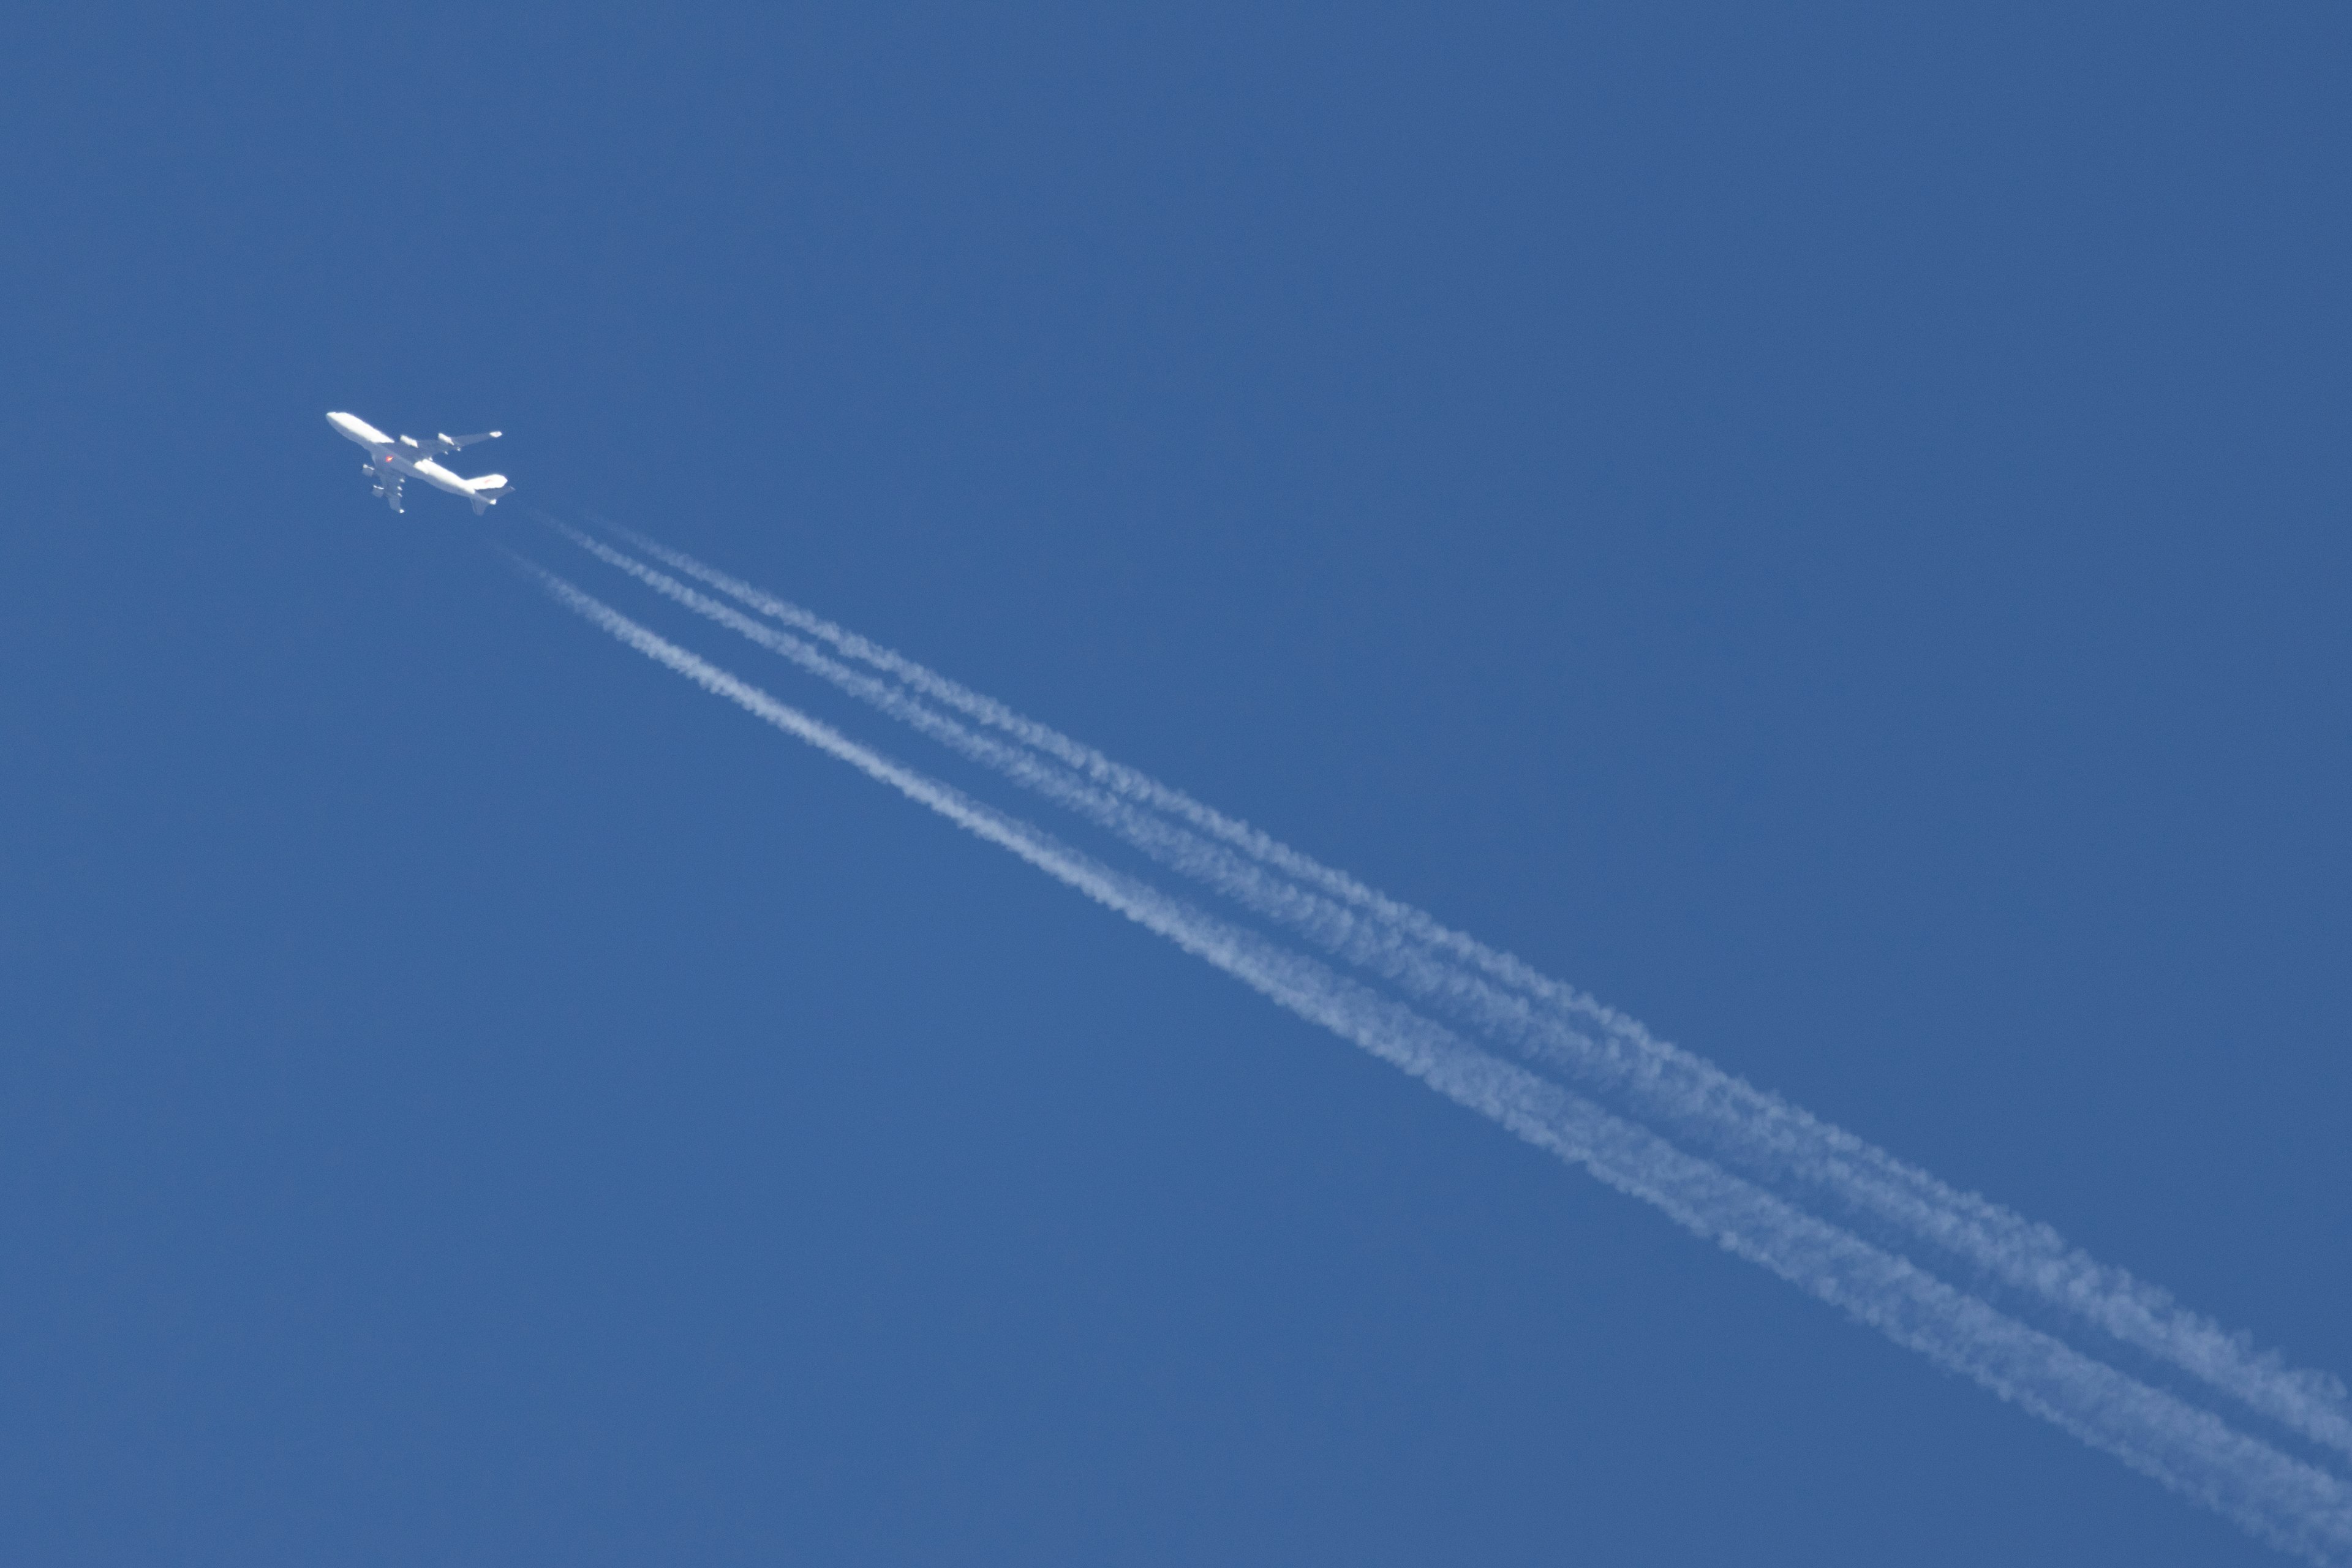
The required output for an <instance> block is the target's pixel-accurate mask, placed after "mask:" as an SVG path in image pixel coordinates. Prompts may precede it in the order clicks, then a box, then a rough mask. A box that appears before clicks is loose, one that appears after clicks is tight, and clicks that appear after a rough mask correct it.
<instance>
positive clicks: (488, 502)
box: [466, 474, 514, 517]
mask: <svg viewBox="0 0 2352 1568" xmlns="http://www.w3.org/2000/svg"><path fill="white" fill-rule="evenodd" d="M466 489H467V490H468V491H469V492H471V494H472V496H473V501H474V515H475V516H476V517H479V516H481V515H482V514H483V513H484V512H486V511H488V510H490V508H492V507H493V506H496V505H497V504H498V503H499V499H500V498H501V497H504V496H506V495H507V494H509V492H510V491H512V490H513V489H514V486H512V485H510V484H509V483H507V477H506V476H505V475H504V474H484V475H483V476H482V477H481V478H480V479H468V480H467V481H466Z"/></svg>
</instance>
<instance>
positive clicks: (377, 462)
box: [327, 414, 507, 515]
mask: <svg viewBox="0 0 2352 1568" xmlns="http://www.w3.org/2000/svg"><path fill="white" fill-rule="evenodd" d="M327 423H328V424H330V425H331V426H334V427H335V431H336V433H337V434H338V435H340V436H341V437H343V438H344V439H345V440H347V441H352V442H355V443H357V444H358V445H360V446H362V447H366V448H367V454H368V471H369V472H370V473H371V474H373V475H374V476H376V484H377V489H378V493H379V494H385V499H386V500H389V501H390V502H391V504H392V510H394V511H398V510H401V508H400V500H399V494H400V491H399V483H398V480H397V479H394V480H393V481H392V483H390V484H389V485H387V484H386V483H385V476H386V475H398V476H402V477H404V478H408V479H423V480H424V481H425V483H426V484H428V485H432V486H434V487H435V488H436V489H445V490H447V491H448V492H449V493H450V494H451V495H457V496H464V497H465V498H466V499H467V500H469V501H471V502H473V503H474V511H475V513H476V514H477V515H479V514H480V513H481V512H482V510H484V509H485V508H488V507H490V506H494V505H496V504H497V502H498V499H499V496H500V495H501V494H503V493H504V492H505V490H506V489H507V479H506V476H505V475H504V474H484V475H483V476H482V477H481V478H479V479H467V478H465V477H464V476H463V475H460V474H456V473H452V472H451V471H450V470H448V469H447V468H443V467H442V466H441V465H440V464H439V463H437V462H435V461H434V460H433V458H431V457H430V456H429V455H427V454H426V452H425V449H424V448H423V447H420V446H418V445H417V443H416V442H415V441H414V440H412V439H410V438H409V437H405V436H403V437H399V438H398V439H394V437H390V436H387V435H385V434H384V433H383V431H381V430H379V429H377V428H376V427H375V426H373V425H371V424H369V423H368V422H367V421H366V420H364V419H362V418H360V417H359V416H357V415H352V414H330V415H328V416H327ZM387 491H388V492H389V493H388V494H386V492H387Z"/></svg>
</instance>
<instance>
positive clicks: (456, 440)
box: [421, 430, 499, 455]
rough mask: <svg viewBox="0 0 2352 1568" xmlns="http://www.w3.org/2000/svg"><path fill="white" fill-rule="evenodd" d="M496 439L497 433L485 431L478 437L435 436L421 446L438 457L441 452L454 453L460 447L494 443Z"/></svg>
mask: <svg viewBox="0 0 2352 1568" xmlns="http://www.w3.org/2000/svg"><path fill="white" fill-rule="evenodd" d="M498 437H499V432H498V431H496V430H485V431H483V432H482V433H481V434H480V435H478V436H436V437H433V439H431V440H430V441H425V442H423V443H421V445H423V446H424V447H426V448H427V449H429V450H430V451H432V452H434V453H435V454H436V455H438V454H440V453H442V452H454V451H456V450H457V449H458V448H459V447H470V446H472V445H473V444H474V443H475V442H477V441H495V440H497V439H498Z"/></svg>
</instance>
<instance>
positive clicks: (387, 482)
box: [375, 468, 402, 511]
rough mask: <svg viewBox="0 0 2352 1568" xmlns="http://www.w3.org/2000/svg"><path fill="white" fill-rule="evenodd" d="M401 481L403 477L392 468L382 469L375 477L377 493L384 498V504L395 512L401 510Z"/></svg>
mask: <svg viewBox="0 0 2352 1568" xmlns="http://www.w3.org/2000/svg"><path fill="white" fill-rule="evenodd" d="M401 479H402V475H401V474H400V473H399V472H398V471H397V470H396V469H394V468H383V469H380V470H379V471H378V472H377V473H376V476H375V493H376V494H378V495H380V496H382V497H383V504H384V505H386V506H388V507H390V508H392V510H394V511H398V510H401V506H400V481H401Z"/></svg>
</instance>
